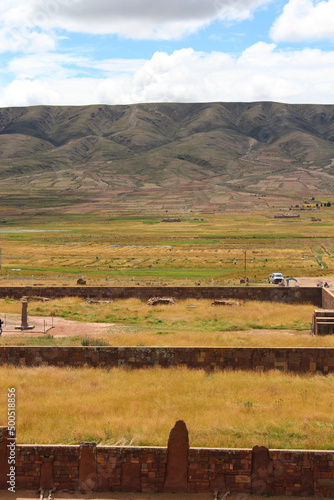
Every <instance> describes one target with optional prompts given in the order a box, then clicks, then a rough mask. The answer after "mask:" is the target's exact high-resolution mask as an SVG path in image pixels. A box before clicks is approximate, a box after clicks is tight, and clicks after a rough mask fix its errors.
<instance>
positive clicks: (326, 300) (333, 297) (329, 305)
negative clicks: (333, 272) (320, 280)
mask: <svg viewBox="0 0 334 500" xmlns="http://www.w3.org/2000/svg"><path fill="white" fill-rule="evenodd" d="M321 290H322V308H323V309H334V293H333V292H332V291H331V290H328V289H327V288H321Z"/></svg>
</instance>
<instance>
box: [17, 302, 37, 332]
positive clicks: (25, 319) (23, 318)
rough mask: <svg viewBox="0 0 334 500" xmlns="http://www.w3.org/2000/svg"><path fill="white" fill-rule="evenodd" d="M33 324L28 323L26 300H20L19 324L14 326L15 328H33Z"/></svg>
mask: <svg viewBox="0 0 334 500" xmlns="http://www.w3.org/2000/svg"><path fill="white" fill-rule="evenodd" d="M34 328H35V326H34V325H33V326H29V324H28V301H27V300H22V314H21V326H16V327H15V330H33V329H34Z"/></svg>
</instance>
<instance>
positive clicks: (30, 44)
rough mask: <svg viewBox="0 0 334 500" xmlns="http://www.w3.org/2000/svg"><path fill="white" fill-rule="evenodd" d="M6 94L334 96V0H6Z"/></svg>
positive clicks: (87, 100)
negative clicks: (161, 0)
mask: <svg viewBox="0 0 334 500" xmlns="http://www.w3.org/2000/svg"><path fill="white" fill-rule="evenodd" d="M0 14H1V16H0V106H2V107H4V106H26V105H38V104H49V105H61V104H71V105H72V104H73V105H80V104H95V103H106V104H131V103H136V102H163V101H168V102H207V101H260V100H272V101H279V102H290V103H324V104H334V43H333V42H334V0H327V1H322V0H278V1H272V0H168V2H159V0H122V1H120V0H95V2H92V0H11V1H10V2H9V1H8V0H0Z"/></svg>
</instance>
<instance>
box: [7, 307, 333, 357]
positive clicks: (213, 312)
mask: <svg viewBox="0 0 334 500" xmlns="http://www.w3.org/2000/svg"><path fill="white" fill-rule="evenodd" d="M189 306H195V307H189ZM0 310H1V311H2V312H7V313H19V312H20V310H21V304H20V302H18V301H14V300H8V299H5V300H0ZM313 310H314V306H313V305H308V304H306V305H305V304H301V305H291V304H282V303H268V302H246V303H242V305H241V306H219V307H212V306H211V301H209V300H185V301H179V302H178V303H177V305H175V306H167V305H159V306H157V307H150V306H147V305H146V304H145V303H144V302H141V301H139V300H137V299H128V300H123V301H116V302H114V303H111V304H88V303H87V302H86V301H83V300H82V299H79V298H66V299H60V300H52V301H50V302H46V303H40V302H33V301H32V302H30V303H29V314H31V315H37V316H43V315H50V314H55V315H56V316H60V317H62V318H66V319H68V320H71V319H72V320H80V321H86V322H108V323H115V327H110V329H109V330H110V331H109V332H108V333H105V334H101V333H99V334H98V335H97V336H98V338H99V339H102V340H103V341H104V342H107V343H108V344H109V345H114V346H130V345H131V346H133V345H145V346H208V347H209V346H220V347H224V346H226V347H230V346H235V347H238V346H241V347H243V346H244V347H247V346H253V347H334V336H331V335H329V336H325V337H314V336H311V335H310V326H311V318H312V314H313ZM54 324H55V325H57V318H55V320H54ZM50 333H51V334H52V333H53V331H52V330H51V332H50ZM55 335H56V333H55ZM91 337H92V339H94V337H96V335H95V334H94V331H91ZM81 341H82V337H78V336H77V337H68V338H67V339H66V338H61V339H57V337H55V338H54V339H52V338H49V337H48V338H46V337H41V338H40V339H34V338H32V337H30V336H29V335H24V336H22V335H21V336H16V337H6V336H5V335H4V336H3V337H2V338H1V339H0V345H39V344H41V345H57V344H58V345H59V344H61V345H81Z"/></svg>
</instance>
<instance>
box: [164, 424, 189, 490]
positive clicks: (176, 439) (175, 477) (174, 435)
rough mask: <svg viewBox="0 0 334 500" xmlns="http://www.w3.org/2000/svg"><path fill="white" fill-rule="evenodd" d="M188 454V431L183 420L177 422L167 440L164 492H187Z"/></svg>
mask: <svg viewBox="0 0 334 500" xmlns="http://www.w3.org/2000/svg"><path fill="white" fill-rule="evenodd" d="M188 452H189V437H188V429H187V427H186V424H185V423H184V421H183V420H178V421H177V422H176V424H175V425H174V427H173V429H172V430H171V432H170V434H169V439H168V456H167V466H166V478H165V484H164V491H166V492H172V493H186V492H187V491H188Z"/></svg>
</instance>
